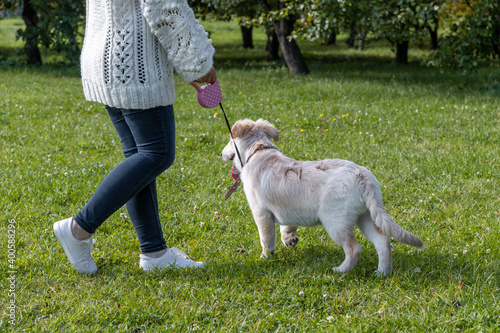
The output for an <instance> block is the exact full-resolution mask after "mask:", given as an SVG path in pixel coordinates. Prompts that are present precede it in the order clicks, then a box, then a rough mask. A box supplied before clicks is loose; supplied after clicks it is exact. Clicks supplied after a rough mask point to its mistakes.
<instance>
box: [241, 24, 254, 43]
mask: <svg viewBox="0 0 500 333" xmlns="http://www.w3.org/2000/svg"><path fill="white" fill-rule="evenodd" d="M240 29H241V36H242V37H243V48H245V49H253V38H252V27H251V26H250V27H244V26H242V25H240Z"/></svg>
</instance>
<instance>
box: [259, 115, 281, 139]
mask: <svg viewBox="0 0 500 333" xmlns="http://www.w3.org/2000/svg"><path fill="white" fill-rule="evenodd" d="M256 124H257V127H258V128H259V129H260V130H262V131H263V132H264V133H266V134H267V136H268V137H270V138H271V139H273V140H274V141H278V140H279V138H280V137H279V133H278V130H277V129H276V128H275V127H274V126H273V125H271V123H269V122H268V121H266V120H262V119H259V120H257V123H256Z"/></svg>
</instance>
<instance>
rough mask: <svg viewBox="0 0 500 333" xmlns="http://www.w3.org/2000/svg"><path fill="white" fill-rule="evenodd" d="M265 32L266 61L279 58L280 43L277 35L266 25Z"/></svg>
mask: <svg viewBox="0 0 500 333" xmlns="http://www.w3.org/2000/svg"><path fill="white" fill-rule="evenodd" d="M266 33H267V42H266V51H267V61H276V60H280V55H279V50H280V43H279V41H278V36H276V32H275V31H274V29H270V28H269V27H266Z"/></svg>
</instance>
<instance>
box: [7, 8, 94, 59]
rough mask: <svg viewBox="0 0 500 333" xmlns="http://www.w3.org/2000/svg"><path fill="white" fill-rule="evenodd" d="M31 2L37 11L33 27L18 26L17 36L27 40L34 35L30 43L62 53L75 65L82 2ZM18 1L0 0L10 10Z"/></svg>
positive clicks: (80, 38) (81, 20)
mask: <svg viewBox="0 0 500 333" xmlns="http://www.w3.org/2000/svg"><path fill="white" fill-rule="evenodd" d="M30 3H31V6H32V8H33V9H34V10H35V12H36V13H37V18H38V20H37V23H36V26H34V27H31V26H25V27H24V28H23V29H19V30H18V31H17V36H16V38H19V39H22V40H26V39H27V38H29V37H34V38H33V39H32V41H31V43H33V45H31V46H38V47H45V48H48V49H50V50H52V51H55V52H59V53H61V54H63V55H64V57H65V59H66V61H67V62H69V63H71V64H74V65H76V64H78V63H79V59H80V46H81V43H82V34H81V33H82V27H83V24H84V19H85V17H84V15H85V1H83V0H77V1H73V0H54V1H49V2H47V1H43V0H31V1H30ZM20 4H22V2H20V3H18V2H17V1H13V0H0V8H5V9H10V10H12V9H14V8H15V7H16V6H18V5H20ZM25 47H27V46H25Z"/></svg>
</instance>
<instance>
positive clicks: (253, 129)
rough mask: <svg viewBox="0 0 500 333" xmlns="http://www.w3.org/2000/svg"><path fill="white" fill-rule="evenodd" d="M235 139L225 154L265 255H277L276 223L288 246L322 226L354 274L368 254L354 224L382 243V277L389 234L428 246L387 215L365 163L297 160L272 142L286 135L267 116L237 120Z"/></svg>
mask: <svg viewBox="0 0 500 333" xmlns="http://www.w3.org/2000/svg"><path fill="white" fill-rule="evenodd" d="M231 137H232V138H231V139H230V141H229V143H228V144H227V145H226V147H225V148H224V149H223V150H222V153H221V156H222V158H223V160H225V161H233V170H235V172H236V173H239V177H240V179H241V182H242V183H243V188H244V192H245V195H246V197H247V201H248V204H249V206H250V209H251V210H252V214H253V217H254V220H255V223H256V224H257V228H258V231H259V237H260V243H261V245H262V256H263V257H267V254H268V253H271V254H274V251H275V249H276V228H275V224H278V225H279V226H280V232H281V240H282V242H283V244H284V245H285V246H287V247H294V246H296V245H297V243H298V240H299V239H298V237H297V234H296V231H297V228H298V227H315V226H323V227H324V228H325V230H326V231H327V233H328V235H329V236H330V238H331V239H332V240H333V241H334V242H335V243H336V244H338V245H340V246H341V247H342V248H343V250H344V252H345V259H344V261H343V262H342V264H341V265H340V266H338V267H334V268H333V269H334V270H335V271H337V272H340V273H347V272H349V271H351V270H352V269H353V268H354V267H355V266H356V264H357V263H358V260H359V258H360V256H361V252H362V249H361V246H360V245H359V243H358V242H357V241H356V240H355V239H354V233H353V229H354V227H355V226H357V227H358V228H359V229H360V230H361V232H362V233H363V234H364V235H365V236H366V238H367V239H368V240H369V241H370V242H371V243H373V245H374V246H375V249H376V251H377V254H378V257H379V262H378V269H377V271H376V273H377V274H383V275H388V274H390V273H391V271H392V251H391V241H390V240H389V238H388V237H387V236H389V237H392V238H393V239H394V240H396V241H397V242H400V243H404V244H407V245H410V246H413V247H416V248H417V249H419V250H421V249H423V243H422V241H421V240H420V239H419V238H418V237H417V236H415V235H413V234H411V233H410V232H408V231H406V230H405V229H403V228H402V227H400V226H399V225H398V224H397V223H396V222H394V221H393V219H392V218H391V217H390V216H389V214H387V212H386V211H385V209H384V206H383V204H382V191H381V190H380V185H379V183H378V181H377V179H376V178H375V176H374V175H373V174H372V173H371V172H370V171H368V169H366V168H365V167H362V166H359V165H357V164H355V163H353V162H350V161H346V160H340V159H326V160H322V161H296V160H294V159H291V158H289V157H287V156H285V155H284V154H283V153H281V152H280V151H279V150H278V148H277V147H276V145H275V144H274V143H273V142H272V141H271V139H273V140H274V141H278V140H279V134H278V130H277V129H276V128H275V127H274V126H273V125H271V124H270V123H269V122H267V121H265V120H262V119H259V120H257V121H256V122H254V121H252V120H250V119H245V120H239V121H237V122H236V123H235V124H234V126H233V127H232V129H231ZM235 145H236V148H235ZM236 149H237V150H236ZM237 152H238V153H239V154H237ZM238 155H239V156H240V157H241V161H240V160H239V158H238ZM242 164H243V165H242ZM386 235H387V236H386Z"/></svg>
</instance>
